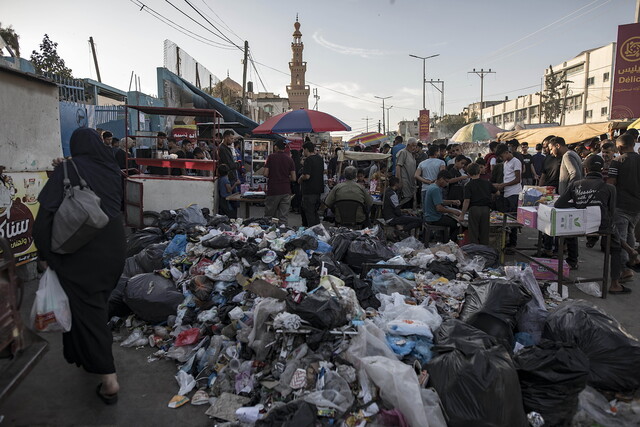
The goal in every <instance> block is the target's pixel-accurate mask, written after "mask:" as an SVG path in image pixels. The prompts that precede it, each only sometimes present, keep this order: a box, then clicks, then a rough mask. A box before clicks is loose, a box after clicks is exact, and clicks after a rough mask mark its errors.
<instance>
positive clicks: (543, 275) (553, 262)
mask: <svg viewBox="0 0 640 427" xmlns="http://www.w3.org/2000/svg"><path fill="white" fill-rule="evenodd" d="M533 259H534V260H536V261H538V262H539V263H540V264H543V265H544V266H547V267H549V268H552V269H554V270H557V269H558V260H557V259H552V258H533ZM543 265H539V264H536V263H535V262H532V263H531V269H532V270H533V275H534V277H535V278H536V279H537V280H558V276H557V275H556V274H555V273H553V272H552V271H549V269H547V268H545V267H544V266H543ZM569 271H570V269H569V264H567V262H566V261H563V262H562V274H563V275H564V277H569Z"/></svg>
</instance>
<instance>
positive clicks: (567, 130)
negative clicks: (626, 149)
mask: <svg viewBox="0 0 640 427" xmlns="http://www.w3.org/2000/svg"><path fill="white" fill-rule="evenodd" d="M631 123H632V122H631V121H610V122H601V123H585V124H580V125H571V126H553V127H547V128H535V129H522V130H514V131H509V132H501V133H498V141H508V140H510V139H517V140H518V141H526V142H528V143H529V146H535V144H540V143H542V140H544V139H545V138H546V137H547V136H549V135H555V136H561V137H562V138H564V139H565V141H567V144H573V143H577V142H581V141H584V140H586V139H589V138H595V137H597V136H600V135H603V134H608V135H609V137H610V138H612V135H613V133H614V132H615V131H618V130H622V131H623V130H624V129H626V128H627V126H629V125H630V124H631Z"/></svg>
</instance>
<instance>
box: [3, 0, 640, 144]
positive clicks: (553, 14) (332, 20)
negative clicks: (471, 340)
mask: <svg viewBox="0 0 640 427" xmlns="http://www.w3.org/2000/svg"><path fill="white" fill-rule="evenodd" d="M187 1H188V2H189V3H191V4H192V5H193V6H195V8H197V9H198V10H199V11H200V12H201V13H202V14H203V15H204V16H205V17H206V18H207V19H208V20H209V21H211V23H212V24H213V25H215V26H216V27H217V28H218V29H220V30H221V32H222V33H224V34H225V35H226V36H227V37H228V38H229V39H230V40H231V41H232V42H233V43H235V44H237V45H240V46H241V45H242V44H243V41H244V40H247V41H248V42H249V47H250V50H251V53H252V56H253V58H254V60H255V61H256V62H257V63H256V68H257V70H258V73H259V76H260V77H261V78H262V81H263V82H264V86H265V87H266V90H267V91H269V92H274V93H276V94H279V95H280V96H283V97H286V96H287V94H286V90H285V86H286V85H287V84H289V80H290V78H289V70H288V63H289V61H290V60H291V41H292V33H293V30H294V28H293V23H294V22H295V18H296V13H297V14H298V15H299V20H300V23H301V28H300V30H301V32H302V41H303V42H304V60H305V61H307V76H306V78H307V84H309V85H310V87H311V90H312V91H313V89H314V88H317V90H318V95H319V96H320V99H319V103H318V109H319V110H321V111H325V112H327V113H330V114H332V115H334V116H336V117H338V118H339V119H341V120H342V121H344V122H346V123H347V124H349V125H350V126H351V127H352V129H353V131H352V132H351V133H349V134H345V136H348V135H353V134H355V133H358V132H364V131H365V130H366V126H367V120H366V118H369V120H368V125H369V130H377V125H378V121H379V120H381V119H382V108H381V107H382V104H381V101H380V100H379V99H376V98H375V96H379V97H387V96H391V98H389V99H388V100H387V101H385V103H386V107H389V106H392V108H391V109H389V110H388V112H389V122H390V123H391V128H392V129H397V123H398V122H399V121H400V120H415V119H416V118H417V116H418V111H419V110H420V109H421V107H422V85H421V81H422V61H421V60H418V59H415V58H412V57H410V56H409V55H410V54H413V55H418V56H430V55H435V54H439V56H438V57H435V58H432V59H429V60H427V73H426V75H427V80H429V79H434V80H437V79H440V80H444V82H445V114H457V113H460V112H461V111H462V108H463V107H466V106H467V105H469V104H470V103H473V102H478V101H479V100H480V79H479V77H478V76H476V75H475V74H470V73H468V72H469V71H471V70H472V69H474V68H475V69H481V68H484V69H488V68H491V69H492V70H493V71H495V74H489V75H487V76H486V77H485V79H484V93H485V97H484V99H485V100H496V99H504V98H505V96H508V97H509V99H512V98H515V97H516V96H518V95H524V94H527V93H532V92H535V91H537V90H538V89H539V87H540V84H541V77H542V75H543V73H544V69H545V68H548V67H549V65H557V64H560V63H562V62H563V61H565V60H568V59H571V58H573V57H575V56H576V55H578V54H579V53H580V52H581V51H583V50H586V49H591V48H595V47H599V46H602V45H606V44H608V43H611V42H613V41H616V35H617V27H618V25H622V24H628V23H631V22H633V20H634V16H635V7H636V1H634V0H535V1H530V0H527V1H523V0H484V1H477V0H321V1H318V0H313V1H312V0H299V1H290V0H276V1H265V0H262V1H260V0H236V1H233V2H231V1H218V0H170V2H171V3H169V2H168V1H167V0H109V1H99V0H85V1H83V2H81V3H78V2H77V1H72V0H56V1H50V0H41V1H32V0H21V1H19V2H18V1H15V0H0V23H1V24H2V26H7V25H12V26H13V28H14V29H15V31H16V32H17V33H18V34H19V35H20V50H21V54H22V56H23V57H29V56H30V53H31V51H32V50H34V49H38V45H39V44H40V42H41V41H42V37H43V36H44V34H45V33H47V34H48V35H49V37H50V38H51V39H52V40H53V41H55V42H57V43H58V53H59V54H60V56H61V57H62V58H63V59H64V60H65V61H66V64H67V66H68V67H70V68H71V69H72V70H73V74H74V77H79V78H85V77H89V78H94V79H95V78H96V73H95V68H94V65H93V59H92V56H91V51H90V48H89V44H88V39H89V37H90V36H92V37H93V39H94V41H95V43H96V46H97V55H98V62H99V67H100V73H101V77H102V81H103V83H106V84H108V85H111V86H114V87H117V88H119V89H122V90H128V88H129V81H130V76H131V72H132V71H133V72H135V73H136V74H137V75H138V76H140V81H141V86H142V91H143V92H145V93H148V94H154V95H156V94H157V91H158V90H157V82H156V67H160V66H162V65H163V41H164V40H165V39H169V40H171V41H173V42H175V43H177V44H178V45H179V46H180V47H181V48H182V49H183V50H184V51H186V52H187V53H189V54H190V55H191V56H192V57H194V58H195V59H196V60H198V61H199V62H200V63H201V64H202V65H203V66H205V67H206V68H208V69H209V70H210V71H211V72H213V73H214V74H215V75H216V76H217V77H219V78H220V79H224V78H225V77H226V75H227V72H228V73H229V76H230V77H231V78H232V79H234V80H235V81H237V82H240V83H242V56H243V53H242V52H241V51H240V50H238V49H237V48H235V47H230V46H231V44H230V43H229V42H228V41H227V40H223V39H221V38H218V37H216V35H214V34H213V33H215V29H213V28H212V26H211V25H210V24H209V23H207V22H206V21H205V20H204V19H203V18H202V17H201V16H199V15H198V14H197V12H195V11H194V10H193V9H192V8H191V7H190V6H189V4H187ZM141 4H144V5H146V7H148V8H151V9H153V10H154V11H156V12H157V13H158V14H160V15H162V16H163V17H165V18H166V19H168V20H170V21H171V22H173V23H174V24H177V25H180V26H182V27H183V28H185V29H187V30H188V31H190V32H191V33H192V34H191V36H188V35H185V34H183V33H181V32H179V31H178V30H176V29H174V28H172V27H170V26H169V25H168V24H166V23H164V22H161V21H160V20H158V19H156V18H155V17H153V16H152V15H151V14H149V13H148V12H147V11H146V10H147V9H143V10H142V11H141V10H140V8H141V6H140V5H141ZM172 4H173V6H175V7H173V6H172ZM178 9H180V10H181V11H183V12H184V13H186V14H188V15H189V16H191V17H192V18H193V19H194V20H195V21H197V22H194V21H193V20H190V19H189V18H188V17H186V16H184V15H183V14H181V13H180V11H179V10H178ZM198 23H199V24H200V25H199V24H198ZM193 34H196V35H198V36H201V37H200V38H194V36H193ZM216 34H217V33H216ZM202 37H204V38H207V39H209V40H213V41H215V42H216V44H215V45H212V44H213V43H210V42H206V43H203V42H202ZM218 43H221V44H223V45H224V46H219V45H218ZM260 64H263V65H260ZM248 80H250V81H253V82H254V87H256V88H257V90H260V91H264V90H265V87H263V86H262V84H261V83H260V80H259V78H258V76H257V75H256V72H255V71H254V70H253V69H251V67H250V70H249V75H248ZM314 102H315V101H314V99H313V98H312V97H310V99H309V103H310V107H313V105H314ZM426 106H427V109H430V110H432V111H433V110H435V111H436V112H439V111H440V93H439V92H438V91H436V90H435V89H434V88H431V87H428V88H427V97H426ZM338 135H340V134H338Z"/></svg>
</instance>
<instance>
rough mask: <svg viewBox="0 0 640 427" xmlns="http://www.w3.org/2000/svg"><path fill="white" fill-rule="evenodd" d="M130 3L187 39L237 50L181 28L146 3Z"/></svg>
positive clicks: (133, 1)
mask: <svg viewBox="0 0 640 427" xmlns="http://www.w3.org/2000/svg"><path fill="white" fill-rule="evenodd" d="M129 1H131V3H133V4H135V5H136V6H138V7H140V11H142V10H144V11H145V12H147V13H148V14H149V15H151V16H152V17H154V18H156V19H157V20H159V21H160V22H162V23H164V24H166V25H168V26H170V27H171V28H173V29H174V30H177V31H178V32H180V33H182V34H184V35H186V36H187V37H190V38H192V39H194V40H196V41H199V42H200V43H204V44H206V45H208V46H212V47H216V48H219V49H224V50H235V48H234V47H233V46H226V45H223V44H222V43H219V42H216V41H215V40H211V39H208V38H206V37H203V36H201V35H199V34H196V33H194V32H193V31H191V30H189V29H187V28H185V27H183V26H181V25H180V24H176V23H175V22H173V21H171V20H169V19H168V18H166V17H165V16H163V15H162V14H160V13H158V12H156V11H155V10H153V9H152V8H150V7H149V6H147V5H146V4H144V3H142V2H140V1H138V0H129ZM201 39H202V40H201Z"/></svg>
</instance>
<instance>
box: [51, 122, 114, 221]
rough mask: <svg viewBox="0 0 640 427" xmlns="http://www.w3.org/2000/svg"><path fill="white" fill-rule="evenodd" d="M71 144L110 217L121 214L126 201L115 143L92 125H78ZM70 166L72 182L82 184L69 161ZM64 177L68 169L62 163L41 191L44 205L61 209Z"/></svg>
mask: <svg viewBox="0 0 640 427" xmlns="http://www.w3.org/2000/svg"><path fill="white" fill-rule="evenodd" d="M70 145H71V147H70V148H71V157H72V158H73V162H74V163H75V164H76V166H77V167H78V171H79V172H80V175H81V176H82V178H84V180H85V181H86V182H87V184H88V185H89V187H90V188H91V190H93V192H94V193H96V195H97V196H98V197H100V200H101V206H102V210H103V211H104V213H105V214H107V216H108V217H109V218H114V217H116V216H118V215H119V214H120V208H121V204H122V178H121V176H120V169H119V168H118V163H117V162H116V159H115V157H114V155H113V150H112V149H111V147H107V146H106V145H104V143H103V142H102V138H100V135H98V132H96V131H95V130H94V129H89V128H79V129H76V130H75V131H74V132H73V134H72V135H71V143H70ZM67 170H68V173H69V178H70V179H71V185H72V186H76V185H79V184H80V180H79V179H78V175H77V174H76V172H75V169H74V168H73V166H72V165H71V164H68V165H67ZM63 180H64V171H63V168H62V165H58V166H57V167H56V168H55V170H54V171H53V174H52V175H51V177H50V178H49V180H48V181H47V184H46V185H45V186H44V188H43V189H42V191H40V195H39V196H38V201H39V202H40V209H46V210H48V211H51V212H55V211H56V210H57V209H58V207H59V206H60V204H61V203H62V199H63V198H64V188H63Z"/></svg>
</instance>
